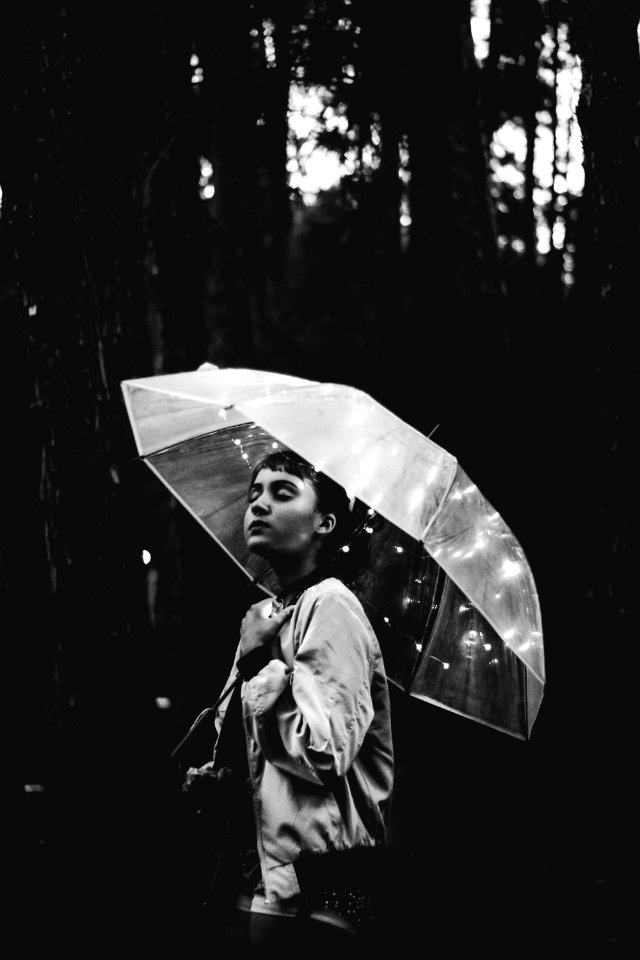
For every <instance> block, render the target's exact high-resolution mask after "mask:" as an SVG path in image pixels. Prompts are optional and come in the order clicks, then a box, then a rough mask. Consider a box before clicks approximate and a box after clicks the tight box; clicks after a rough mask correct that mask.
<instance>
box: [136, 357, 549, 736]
mask: <svg viewBox="0 0 640 960" xmlns="http://www.w3.org/2000/svg"><path fill="white" fill-rule="evenodd" d="M122 389H123V393H124V398H125V402H126V405H127V410H128V413H129V417H130V421H131V425H132V429H133V432H134V436H135V439H136V444H137V447H138V452H139V454H140V455H141V456H142V457H144V458H145V461H146V462H147V464H148V465H149V467H150V468H151V469H152V470H153V471H154V472H155V473H156V474H157V476H158V477H159V478H160V479H161V480H162V482H163V483H165V484H166V486H167V487H168V488H169V489H170V490H171V491H172V493H173V494H174V495H175V496H176V497H177V498H178V499H179V500H180V501H181V502H182V503H183V504H184V506H185V507H186V508H187V509H188V510H189V511H190V512H191V514H192V515H193V516H194V517H195V518H196V519H197V520H198V522H199V523H201V524H202V525H203V526H204V527H205V528H206V529H207V530H208V531H209V532H210V533H211V534H212V536H213V537H214V538H215V540H216V541H217V542H218V543H219V544H220V545H221V546H222V547H223V548H224V549H225V550H226V551H227V552H228V553H229V555H230V556H231V557H232V558H233V560H234V561H235V562H236V563H238V564H239V565H240V567H241V568H242V569H243V570H244V571H245V573H247V575H248V576H250V577H251V578H252V579H256V580H258V581H259V583H260V585H261V586H262V587H263V588H264V589H265V591H266V592H267V593H274V592H275V580H274V578H273V574H272V572H271V571H270V569H269V568H268V567H267V565H266V563H265V561H264V560H262V559H261V558H259V557H256V556H254V555H252V554H250V553H249V552H248V551H247V548H246V545H245V542H244V536H243V531H242V517H243V515H244V511H245V509H246V495H247V486H248V481H249V477H250V473H251V470H252V468H253V466H254V465H255V464H256V463H258V462H259V461H260V460H261V459H262V458H263V457H264V456H266V455H267V454H268V453H272V452H274V450H276V449H283V448H288V449H290V450H293V451H295V452H296V453H297V454H299V455H300V456H302V457H304V458H305V459H306V460H308V461H309V462H310V463H311V464H312V465H313V466H314V467H315V469H316V470H318V471H322V472H323V473H325V474H326V475H327V476H329V477H330V478H331V479H332V480H334V481H336V482H337V483H339V484H340V485H341V486H343V487H344V488H345V490H346V491H347V493H348V495H349V496H350V497H356V498H357V499H358V500H360V501H362V502H363V503H364V504H366V505H367V506H368V507H369V510H370V513H371V516H372V517H375V518H382V522H375V523H374V522H372V524H371V525H370V526H367V528H366V531H367V533H368V535H369V536H370V538H371V539H370V548H371V549H370V555H371V562H370V564H369V567H368V570H367V572H366V575H365V576H364V577H363V578H362V580H361V583H360V585H359V586H358V587H357V589H356V591H355V592H356V593H357V594H358V596H359V598H360V600H361V602H362V603H363V605H364V607H365V610H366V612H367V614H368V616H369V618H370V620H371V622H372V624H373V627H374V629H375V630H376V632H377V634H378V637H379V640H380V645H381V648H382V651H383V655H384V659H385V665H386V669H387V673H388V676H389V679H390V680H391V681H393V682H394V683H396V684H397V685H398V686H400V687H401V688H402V689H404V690H406V691H407V692H408V693H410V694H412V695H413V696H415V697H419V698H421V699H423V700H426V701H429V702H432V703H435V704H437V705H439V706H441V707H445V708H446V709H449V710H453V711H454V712H456V713H460V714H463V715H464V716H468V717H471V718H472V719H474V720H478V721H480V722H482V723H485V724H488V725H490V726H492V727H496V728H498V729H500V730H503V731H505V732H507V733H509V734H512V735H514V736H517V737H521V738H523V739H526V738H528V736H529V735H530V733H531V728H532V725H533V722H534V720H535V717H536V715H537V712H538V709H539V706H540V702H541V700H542V694H543V690H544V682H545V674H544V652H543V642H542V627H541V618H540V607H539V603H538V596H537V593H536V589H535V584H534V581H533V576H532V573H531V570H530V567H529V564H528V563H527V560H526V558H525V555H524V553H523V550H522V548H521V547H520V544H519V543H518V541H517V540H516V538H515V537H514V535H513V533H512V532H511V530H510V529H509V528H508V527H507V525H506V524H505V522H504V521H503V520H502V518H501V517H500V515H499V513H498V512H497V511H496V510H495V509H494V508H493V507H492V506H491V504H489V503H488V502H487V500H485V498H484V497H483V496H482V494H481V493H480V491H479V490H478V488H477V486H476V485H475V484H474V483H472V481H471V480H470V479H469V477H468V476H467V475H466V474H465V473H464V471H463V470H462V469H461V467H460V466H459V465H458V463H457V460H456V459H455V457H453V456H452V455H451V454H450V453H448V452H447V451H446V450H444V449H442V448H441V447H440V446H438V445H437V444H436V443H434V442H433V441H432V440H430V439H428V438H427V437H425V436H424V435H422V434H421V433H419V432H418V431H416V430H415V429H413V428H412V427H411V426H410V425H408V424H407V423H405V422H404V421H402V420H401V419H400V418H398V417H397V416H395V415H394V414H393V413H391V411H389V410H388V409H386V408H385V407H383V406H382V405H381V404H379V403H378V402H376V401H375V400H374V399H373V398H372V397H370V396H369V395H367V394H365V393H363V392H362V391H359V390H356V389H354V388H352V387H349V386H344V385H340V384H327V383H317V382H314V381H309V380H303V379H300V378H297V377H291V376H285V375H283V374H277V373H269V372H266V371H259V370H244V369H235V368H228V369H218V368H217V367H214V366H212V365H211V364H204V365H203V366H202V367H201V368H200V369H198V370H197V371H192V372H187V373H178V374H168V375H163V376H155V377H145V378H142V379H138V380H126V381H123V383H122Z"/></svg>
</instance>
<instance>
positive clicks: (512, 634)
mask: <svg viewBox="0 0 640 960" xmlns="http://www.w3.org/2000/svg"><path fill="white" fill-rule="evenodd" d="M515 635H516V631H515V630H514V629H513V628H512V629H511V630H506V631H505V633H504V634H503V636H504V639H505V640H513V638H514V637H515Z"/></svg>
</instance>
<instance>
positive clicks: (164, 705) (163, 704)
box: [156, 697, 171, 710]
mask: <svg viewBox="0 0 640 960" xmlns="http://www.w3.org/2000/svg"><path fill="white" fill-rule="evenodd" d="M156 707H157V708H158V710H169V709H170V708H171V700H169V697H156Z"/></svg>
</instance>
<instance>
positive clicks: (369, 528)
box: [364, 527, 373, 533]
mask: <svg viewBox="0 0 640 960" xmlns="http://www.w3.org/2000/svg"><path fill="white" fill-rule="evenodd" d="M364 530H365V533H373V527H365V528H364Z"/></svg>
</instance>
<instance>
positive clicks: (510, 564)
mask: <svg viewBox="0 0 640 960" xmlns="http://www.w3.org/2000/svg"><path fill="white" fill-rule="evenodd" d="M500 569H501V572H502V578H503V580H508V579H510V578H511V577H517V576H518V574H519V573H521V572H522V564H521V563H517V562H516V561H515V560H509V559H508V558H507V559H506V560H503V562H502V567H501V568H500Z"/></svg>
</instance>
